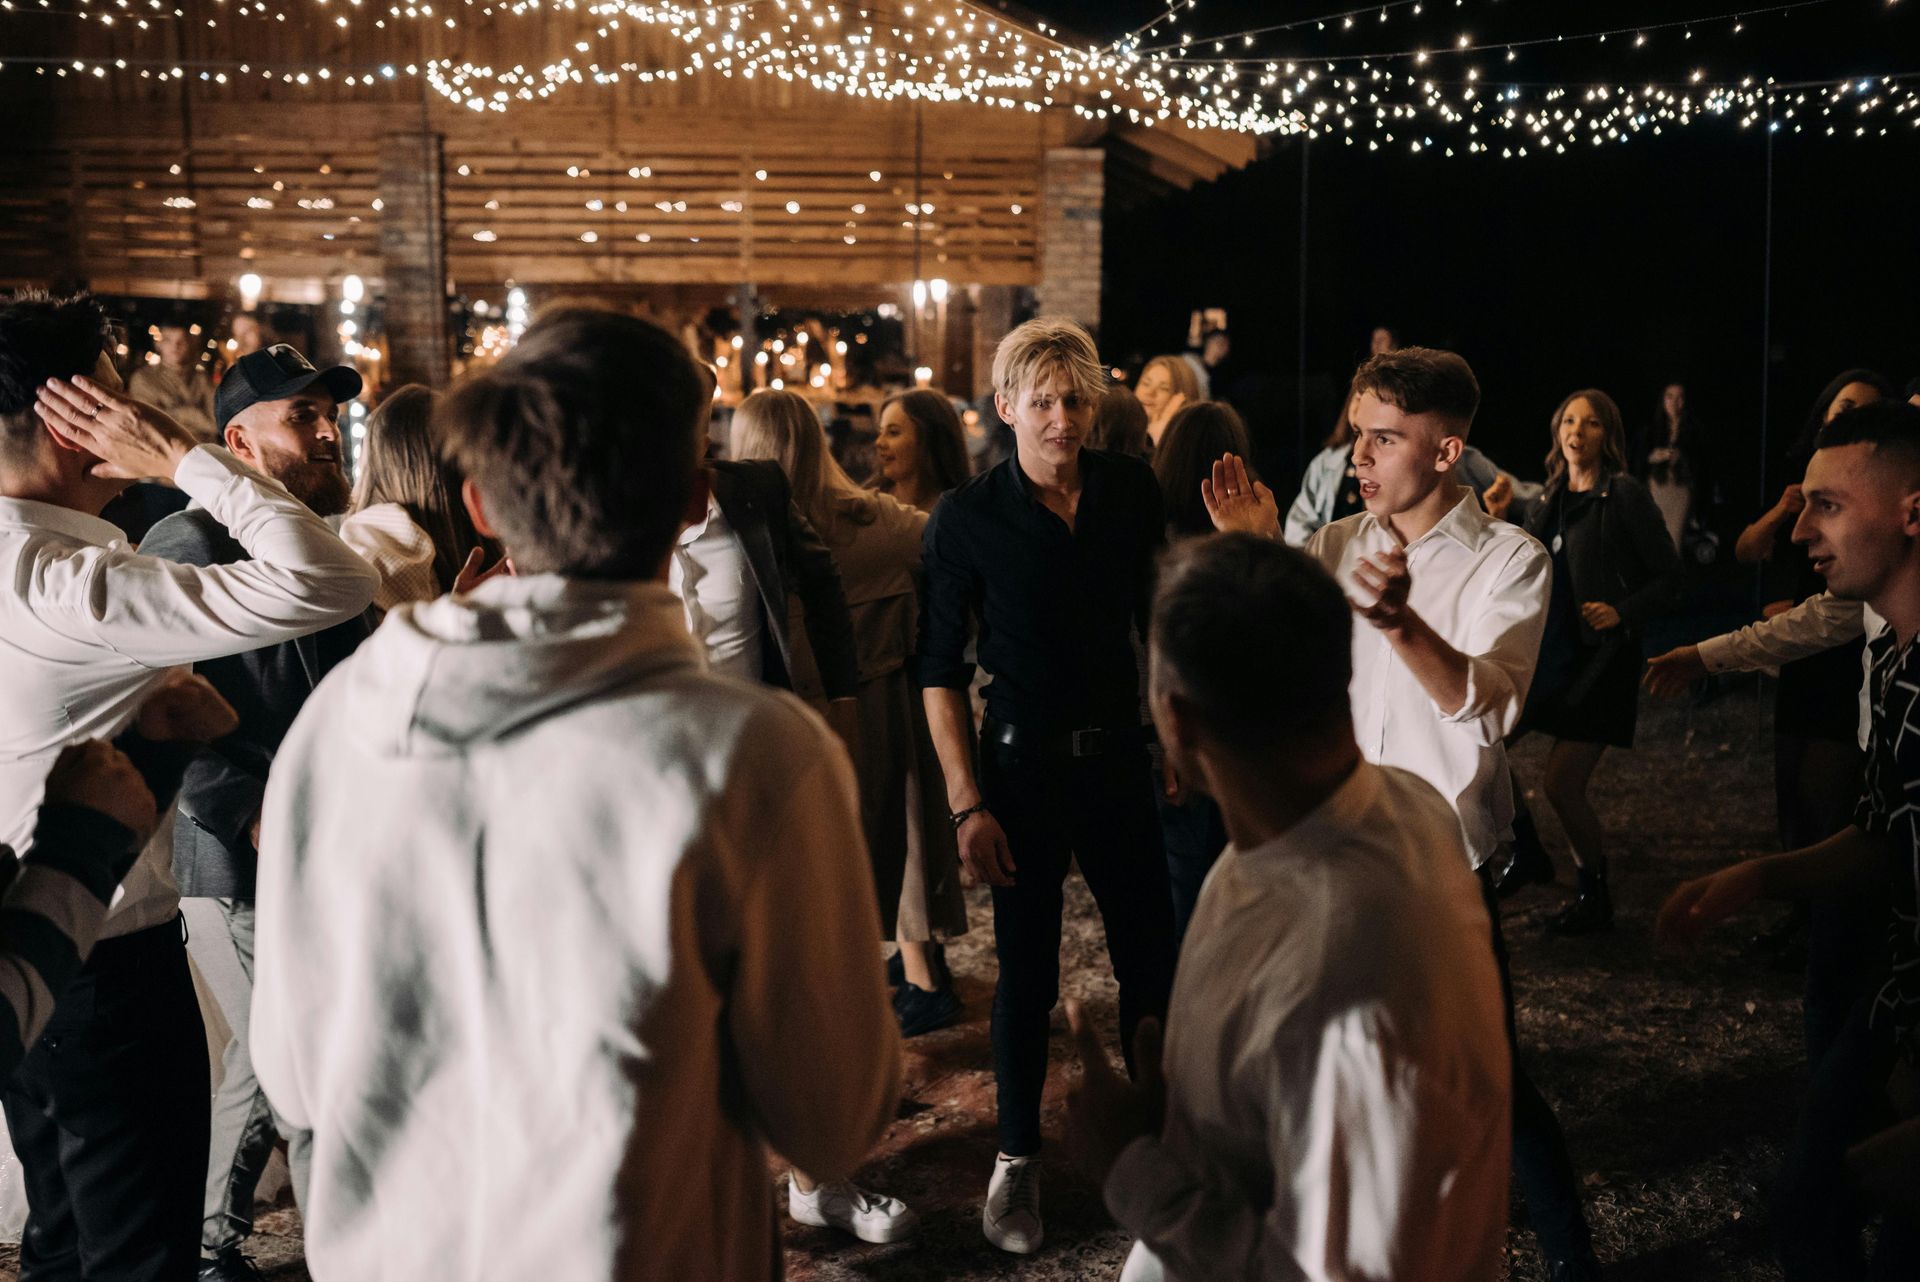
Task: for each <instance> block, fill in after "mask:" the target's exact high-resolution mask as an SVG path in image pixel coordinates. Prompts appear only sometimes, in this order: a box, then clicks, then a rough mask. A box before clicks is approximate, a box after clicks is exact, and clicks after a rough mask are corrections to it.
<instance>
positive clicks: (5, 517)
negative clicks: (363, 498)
mask: <svg viewBox="0 0 1920 1282" xmlns="http://www.w3.org/2000/svg"><path fill="white" fill-rule="evenodd" d="M111 342H112V331H111V330H110V329H109V328H108V327H107V325H106V321H105V317H104V315H103V314H102V312H101V311H100V308H99V305H98V304H96V303H94V302H93V301H91V300H89V299H66V300H56V299H52V298H48V297H45V296H37V295H29V296H25V297H22V298H18V299H13V300H10V301H7V302H4V303H0V582H4V583H6V584H7V585H9V588H8V590H7V591H6V592H5V593H3V594H0V841H6V842H8V843H9V844H12V845H13V846H15V848H19V847H20V846H22V845H24V844H25V839H26V838H27V836H28V835H29V834H30V833H31V831H32V827H33V822H34V809H35V807H36V806H37V805H38V804H39V802H40V799H41V794H42V788H43V784H44V782H45V779H46V776H47V769H48V767H49V766H50V765H51V763H52V762H53V760H54V759H55V758H56V757H57V756H58V755H59V753H60V750H61V749H62V748H63V747H65V746H66V745H68V744H70V743H76V742H79V741H81V740H84V739H90V738H112V737H114V736H115V735H117V734H119V733H120V731H121V730H123V729H124V728H125V727H126V726H127V725H128V724H129V723H130V722H131V721H132V720H133V718H134V714H135V711H136V710H137V709H138V707H139V706H140V704H141V702H142V701H143V700H144V699H145V698H146V696H147V695H148V694H150V693H151V692H152V691H153V690H154V689H155V688H156V687H158V686H160V685H163V684H165V683H166V682H167V681H168V680H169V670H170V669H172V668H175V667H178V666H180V665H184V664H189V663H194V662H197V661H200V660H204V659H212V658H217V657H219V656H222V655H230V654H237V653H240V652H241V651H244V650H249V649H252V648H254V647H256V646H263V645H271V644H273V643H275V642H279V641H285V640H289V639H291V638H293V637H297V636H302V635H304V634H306V633H309V632H314V631H317V630H319V629H321V628H324V627H326V626H328V625H330V624H333V623H338V622H340V621H341V620H343V619H347V618H351V617H353V616H354V615H357V614H359V613H360V611H362V610H364V609H366V607H367V603H368V602H369V601H371V600H372V599H373V588H374V576H373V571H372V570H370V569H369V568H368V567H367V565H366V563H365V562H364V561H362V560H360V558H359V557H357V556H355V555H354V554H353V552H352V551H351V550H350V549H349V548H348V547H347V546H346V544H344V543H342V542H341V541H340V540H339V539H338V538H337V537H335V535H334V534H333V532H332V531H331V530H329V529H328V528H327V525H326V522H324V521H322V520H321V519H320V518H319V517H317V516H315V515H314V514H313V513H312V512H311V511H309V510H308V509H307V507H306V506H305V505H304V504H302V503H300V502H298V501H297V500H295V499H294V498H293V497H292V496H291V495H289V494H288V493H287V492H286V491H285V490H284V489H282V488H280V487H279V486H278V485H275V484H273V483H272V482H271V481H267V480H265V479H264V478H262V477H260V476H258V475H257V474H255V473H253V472H251V471H249V470H247V468H245V467H244V466H242V465H241V464H240V463H239V462H237V461H236V460H235V459H234V458H233V456H232V455H230V454H228V453H227V452H226V451H225V450H224V449H221V448H219V447H218V446H212V445H198V446H196V444H195V441H194V438H193V436H192V434H191V433H189V432H188V431H187V430H186V429H185V428H183V427H181V426H180V425H179V424H178V423H176V422H174V421H173V420H172V419H171V418H168V417H167V416H166V415H165V414H162V413H160V412H158V411H156V410H154V409H152V408H151V407H149V406H145V405H142V404H141V403H139V402H137V401H134V400H130V399H128V398H127V397H125V396H122V395H121V394H120V392H119V390H118V389H119V386H120V381H119V378H118V377H117V375H116V374H115V373H114V369H113V365H112V363H111V361H109V360H108V358H107V355H106V353H107V351H108V350H109V348H108V345H109V344H110V343H111ZM142 476H161V477H171V478H172V479H173V481H174V483H175V484H176V485H178V486H179V487H180V488H181V489H182V490H184V491H186V493H187V494H188V495H189V496H190V497H192V498H194V499H196V500H198V501H199V502H200V503H201V504H202V505H203V506H205V507H206V508H207V510H208V511H210V512H212V513H213V514H214V516H215V517H216V518H217V519H218V520H219V521H220V522H221V523H222V524H223V525H225V526H226V527H227V529H228V530H230V531H231V532H232V533H233V537H234V538H235V539H237V540H238V541H239V542H240V544H241V545H242V546H243V547H245V548H246V550H247V552H248V554H249V555H250V557H251V558H252V559H251V560H248V561H246V562H244V563H240V564H235V565H222V566H209V567H199V566H188V565H176V564H173V563H170V562H166V561H161V560H157V559H155V558H153V557H146V556H139V555H137V554H135V553H134V552H133V551H131V550H130V549H129V548H128V547H127V545H126V543H125V541H124V536H123V535H122V533H121V531H120V530H118V529H116V528H115V527H114V526H112V525H109V524H108V523H107V522H105V521H103V520H101V519H100V518H99V516H98V515H97V514H98V513H99V511H100V509H101V508H102V507H103V506H105V504H106V502H107V500H108V499H110V498H112V497H113V496H114V495H115V494H117V493H119V492H120V491H121V490H123V489H125V488H126V486H127V484H128V483H129V480H130V479H131V478H134V477H142ZM172 834H173V818H172V815H171V814H169V815H168V816H166V817H165V818H164V819H163V820H162V821H161V822H160V824H159V825H158V827H157V828H156V829H155V830H154V834H153V836H152V838H151V839H150V840H149V841H148V842H147V844H146V848H145V850H144V851H143V852H142V854H141V857H140V859H139V860H138V862H136V863H135V864H134V866H133V869H132V871H131V872H129V873H128V874H127V875H126V877H125V878H124V880H122V882H121V883H120V887H119V890H118V891H117V892H116V893H115V895H114V900H113V906H112V910H111V912H110V913H109V914H108V917H107V921H106V924H105V925H104V926H103V927H102V928H101V932H100V933H101V939H100V942H99V943H98V944H97V945H96V946H95V947H94V950H93V955H92V956H91V957H90V958H89V959H88V961H87V964H86V968H85V971H84V972H83V978H85V979H86V980H87V982H89V983H90V984H91V986H92V1000H91V1001H90V1002H87V1003H84V1004H81V1003H73V1004H70V1006H69V1007H68V1008H64V1009H62V1010H61V1011H59V1012H57V1013H56V1015H55V1018H54V1023H53V1025H52V1027H51V1028H50V1029H49V1031H48V1032H47V1034H46V1035H44V1036H43V1037H42V1038H41V1039H40V1040H39V1042H38V1043H37V1044H36V1045H35V1046H34V1048H33V1050H32V1051H31V1052H30V1053H29V1054H28V1055H27V1057H26V1059H25V1061H24V1062H23V1063H22V1064H21V1066H20V1070H19V1072H18V1073H16V1074H15V1076H14V1078H13V1079H12V1081H11V1082H9V1083H8V1085H7V1089H6V1093H5V1106H6V1116H7V1125H8V1127H9V1129H10V1130H11V1132H12V1136H13V1144H14V1148H15V1149H16V1151H17V1152H18V1153H19V1155H20V1160H21V1166H22V1167H23V1169H24V1171H25V1175H26V1183H27V1201H28V1205H29V1207H30V1209H29V1212H28V1216H27V1227H26V1234H25V1237H24V1239H23V1240H22V1242H21V1262H22V1265H23V1270H22V1271H23V1273H24V1274H25V1275H26V1276H28V1277H46V1278H66V1277H79V1276H81V1275H82V1270H83V1267H84V1275H85V1276H86V1277H87V1278H88V1279H89V1280H92V1279H116V1280H117V1279H142V1280H146V1279H152V1280H155V1282H172V1280H174V1279H179V1278H187V1277H191V1276H192V1275H193V1273H194V1268H195V1261H196V1260H197V1259H198V1257H199V1253H200V1252H199V1236H200V1234H199V1222H200V1205H199V1204H200V1198H199V1194H198V1187H199V1185H200V1183H201V1175H202V1173H203V1172H204V1170H205V1164H206V1154H207V1126H208V1121H207V1119H208V1099H207V1095H208V1091H207V1058H206V1034H205V1030H204V1029H203V1028H202V1026H201V1022H200V1010H199V1006H198V1004H197V1003H196V1001H195V999H194V994H193V985H192V981H191V979H190V978H189V975H188V971H187V956H186V950H185V948H184V946H183V943H182V939H181V927H180V899H179V895H178V894H177V893H176V891H175V889H174V882H173V875H172V871H171V864H172V845H173V843H172V840H171V838H172Z"/></svg>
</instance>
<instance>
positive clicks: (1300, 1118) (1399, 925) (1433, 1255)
mask: <svg viewBox="0 0 1920 1282" xmlns="http://www.w3.org/2000/svg"><path fill="white" fill-rule="evenodd" d="M1453 827H1454V819H1453V812H1452V810H1451V808H1450V807H1448V805H1447V804H1446V802H1445V801H1444V800H1442V799H1441V797H1440V795H1439V794H1438V793H1436V792H1435V791H1434V790H1433V789H1432V788H1431V787H1429V786H1428V785H1427V784H1425V783H1423V782H1421V781H1420V780H1419V779H1417V778H1415V777H1414V776H1413V775H1410V774H1408V773H1406V772H1405V771H1401V770H1395V769H1392V768H1382V767H1373V766H1366V765H1362V766H1361V767H1360V768H1359V769H1358V770H1357V771H1356V772H1355V773H1354V775H1353V776H1351V777H1350V779H1349V780H1348V782H1347V783H1346V784H1345V785H1343V786H1342V787H1341V789H1340V790H1339V791H1338V792H1337V793H1335V794H1334V796H1333V797H1332V798H1330V799H1329V800H1328V802H1327V803H1326V804H1325V805H1324V806H1323V807H1322V808H1321V810H1320V811H1319V812H1318V813H1317V814H1315V815H1313V816H1310V817H1309V818H1307V819H1306V820H1304V821H1302V823H1301V824H1300V825H1299V826H1298V827H1297V828H1295V829H1294V830H1292V831H1290V832H1288V833H1287V834H1286V835H1285V836H1283V837H1281V838H1280V839H1279V840H1277V841H1273V842H1269V843H1267V844H1266V845H1264V846H1261V847H1258V848H1255V849H1253V850H1246V851H1236V850H1232V849H1229V850H1228V851H1227V852H1226V853H1225V854H1224V855H1222V856H1221V858H1220V860H1219V862H1218V863H1216V864H1215V866H1214V870H1213V872H1212V873H1211V875H1210V876H1209V877H1208V880H1207V885H1206V889H1205V891H1204V892H1203V893H1202V895H1201V898H1200V903H1199V906H1198V907H1197V909H1196V910H1195V913H1194V919H1193V925H1192V927H1191V929H1190V931H1189V933H1188V937H1187V943H1186V946H1185V947H1184V948H1183V950H1182V952H1181V957H1180V969H1179V971H1178V972H1176V975H1175V980H1174V991H1173V1001H1172V1004H1171V1007H1170V1018H1169V1021H1168V1030H1167V1031H1168V1038H1167V1049H1166V1061H1165V1062H1166V1072H1167V1077H1168V1080H1169V1082H1170V1083H1171V1084H1172V1085H1173V1087H1174V1088H1175V1089H1173V1090H1171V1091H1170V1092H1169V1096H1168V1107H1167V1120H1166V1130H1165V1135H1164V1140H1163V1142H1164V1143H1165V1144H1166V1145H1168V1146H1169V1147H1172V1148H1175V1149H1179V1148H1192V1149H1195V1150H1198V1151H1203V1152H1205V1153H1207V1154H1208V1155H1209V1156H1210V1158H1212V1160H1213V1161H1214V1162H1215V1163H1217V1164H1218V1165H1219V1166H1221V1167H1223V1168H1225V1169H1226V1170H1228V1171H1230V1172H1232V1173H1233V1174H1234V1176H1235V1182H1236V1183H1237V1184H1238V1185H1239V1189H1240V1192H1241V1193H1242V1194H1243V1196H1245V1197H1246V1198H1247V1200H1248V1201H1250V1202H1252V1203H1253V1204H1255V1205H1261V1206H1268V1207H1269V1209H1268V1211H1267V1215H1266V1231H1265V1233H1264V1237H1265V1246H1264V1247H1263V1248H1262V1249H1261V1250H1260V1251H1259V1252H1258V1255H1259V1256H1260V1257H1261V1258H1263V1259H1264V1260H1265V1261H1266V1265H1265V1267H1264V1268H1263V1269H1262V1271H1260V1272H1259V1273H1258V1274H1257V1276H1262V1277H1290V1276H1305V1277H1316V1276H1320V1274H1318V1273H1316V1272H1315V1271H1314V1270H1315V1267H1316V1266H1315V1263H1314V1262H1315V1260H1316V1259H1319V1260H1325V1259H1327V1258H1337V1259H1342V1260H1345V1261H1347V1262H1348V1263H1349V1264H1351V1265H1352V1266H1353V1267H1354V1268H1355V1269H1356V1270H1357V1272H1358V1273H1359V1275H1360V1276H1367V1277H1374V1276H1378V1277H1392V1278H1397V1279H1410V1278H1423V1279H1442V1278H1459V1279H1462V1280H1463V1282H1464V1280H1466V1279H1485V1278H1491V1277H1494V1276H1496V1275H1497V1273H1498V1264H1497V1261H1498V1259H1499V1257H1500V1254H1501V1251H1502V1249H1503V1247H1504V1243H1505V1237H1506V1230H1505V1221H1506V1203H1507V1164H1508V1161H1507V1158H1508V1147H1509V1144H1510V1140H1509V1137H1508V1129H1507V1098H1508V1092H1509V1086H1508V1082H1507V1074H1506V1058H1507V1057H1506V1046H1505V1033H1504V1032H1503V1031H1502V1023H1501V1010H1500V986H1499V975H1498V973H1497V972H1496V970H1495V968H1494V962H1493V953H1492V951H1491V950H1490V949H1489V948H1488V947H1487V916H1486V910H1485V909H1484V908H1483V907H1482V906H1481V902H1480V892H1479V887H1478V885H1477V884H1476V883H1475V881H1474V879H1473V875H1472V874H1471V873H1470V872H1468V870H1467V867H1466V862H1465V860H1464V858H1463V857H1462V854H1461V851H1460V849H1459V844H1458V838H1457V837H1455V836H1453V834H1452V832H1451V831H1450V830H1451V829H1452V828H1453ZM1436 835H1437V836H1438V838H1439V840H1434V839H1433V838H1434V837H1435V836H1436ZM1223 1046H1226V1047H1230V1048H1231V1051H1232V1053H1231V1055H1230V1056H1229V1057H1227V1058H1226V1059H1224V1060H1223V1059H1222V1058H1221V1048H1222V1047H1223ZM1383 1088H1384V1089H1383ZM1410 1118H1411V1119H1415V1120H1417V1126H1415V1127H1414V1128H1413V1129H1412V1130H1411V1131H1410V1132H1409V1131H1406V1130H1404V1129H1403V1123H1405V1122H1407V1121H1408V1120H1409V1119H1410ZM1369 1124H1372V1126H1373V1127H1374V1128H1375V1129H1374V1131H1373V1133H1371V1134H1368V1133H1366V1132H1367V1131H1368V1128H1369ZM1356 1131H1358V1132H1360V1135H1359V1136H1358V1137H1356V1135H1355V1132H1356ZM1280 1135H1284V1136H1287V1137H1288V1147H1289V1149H1290V1150H1291V1151H1293V1152H1295V1153H1297V1154H1299V1155H1300V1157H1301V1160H1300V1162H1299V1164H1298V1165H1297V1166H1295V1167H1293V1168H1292V1169H1290V1170H1283V1171H1281V1172H1279V1173H1278V1175H1279V1176H1280V1179H1279V1180H1278V1181H1276V1172H1275V1170H1274V1165H1273V1161H1272V1156H1271V1145H1272V1143H1273V1139H1274V1137H1275V1136H1280ZM1369 1153H1371V1154H1372V1155H1373V1156H1374V1158H1375V1159H1376V1160H1374V1161H1371V1162H1368V1161H1359V1160H1356V1159H1357V1158H1360V1157H1362V1156H1363V1155H1366V1154H1369ZM1276 1182H1278V1185H1279V1186H1278V1187H1276ZM1331 1187H1344V1188H1345V1190H1346V1194H1345V1198H1344V1202H1343V1203H1342V1204H1341V1206H1340V1208H1339V1209H1340V1213H1339V1214H1338V1215H1334V1214H1330V1213H1329V1211H1330V1204H1329V1201H1328V1190H1329V1188H1331ZM1276 1252H1277V1253H1278V1254H1277V1255H1276V1254H1274V1253H1276ZM1167 1263H1168V1265H1169V1268H1170V1271H1171V1272H1172V1273H1173V1275H1174V1276H1182V1277H1184V1276H1194V1277H1199V1276H1203V1274H1198V1273H1196V1274H1186V1273H1181V1272H1179V1271H1178V1270H1177V1268H1174V1267H1173V1261H1171V1260H1169V1261H1168V1262H1167ZM1290 1269H1298V1270H1299V1273H1298V1274H1295V1273H1294V1272H1291V1271H1290Z"/></svg>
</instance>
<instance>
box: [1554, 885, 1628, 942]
mask: <svg viewBox="0 0 1920 1282" xmlns="http://www.w3.org/2000/svg"><path fill="white" fill-rule="evenodd" d="M1612 929H1613V896H1612V895H1611V894H1610V893H1609V892H1608V890H1607V874H1606V873H1604V872H1599V873H1596V872H1590V871H1588V870H1587V869H1585V868H1582V869H1581V870H1580V894H1579V896H1578V897H1577V898H1576V899H1575V900H1574V901H1573V902H1572V903H1571V904H1568V905H1567V906H1566V907H1565V908H1563V909H1561V910H1560V911H1559V912H1557V913H1555V914H1554V915H1553V916H1552V917H1549V918H1548V919H1547V931H1548V932H1549V933H1550V934H1555V935H1595V934H1598V933H1600V932H1601V931H1604V930H1612Z"/></svg>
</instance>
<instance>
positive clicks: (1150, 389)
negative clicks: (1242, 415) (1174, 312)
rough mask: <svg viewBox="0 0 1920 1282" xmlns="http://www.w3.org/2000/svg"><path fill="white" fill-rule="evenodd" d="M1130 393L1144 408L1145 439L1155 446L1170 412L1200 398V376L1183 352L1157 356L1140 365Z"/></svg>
mask: <svg viewBox="0 0 1920 1282" xmlns="http://www.w3.org/2000/svg"><path fill="white" fill-rule="evenodd" d="M1133 394H1134V395H1135V396H1137V397H1139V398H1140V406H1141V408H1142V409H1144V410H1146V412H1147V439H1148V440H1149V441H1150V442H1151V443H1152V444H1153V445H1156V446H1157V445H1159V444H1160V438H1161V437H1162V436H1163V435H1165V434H1166V430H1167V424H1169V423H1171V422H1173V416H1174V415H1175V414H1178V413H1179V412H1180V410H1181V408H1182V407H1183V406H1187V405H1192V404H1193V403H1195V402H1196V401H1198V400H1199V399H1200V377H1199V375H1197V374H1195V373H1194V372H1193V366H1191V365H1189V364H1188V363H1187V358H1186V357H1184V356H1156V357H1154V358H1153V359H1152V360H1150V361H1148V362H1147V363H1146V365H1145V366H1143V367H1142V368H1141V370H1140V377H1139V378H1138V379H1137V380H1135V382H1134V385H1133Z"/></svg>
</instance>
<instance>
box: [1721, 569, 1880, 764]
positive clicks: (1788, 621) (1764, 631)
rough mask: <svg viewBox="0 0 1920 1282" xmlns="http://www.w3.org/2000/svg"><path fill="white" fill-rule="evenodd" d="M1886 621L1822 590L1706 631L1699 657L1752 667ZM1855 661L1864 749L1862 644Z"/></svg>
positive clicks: (1736, 668)
mask: <svg viewBox="0 0 1920 1282" xmlns="http://www.w3.org/2000/svg"><path fill="white" fill-rule="evenodd" d="M1885 622H1886V621H1885V620H1884V619H1882V618H1881V617H1880V616H1879V615H1877V614H1875V613H1874V612H1873V607H1872V606H1870V605H1868V604H1867V603H1866V602H1864V601H1847V600H1843V599H1842V598H1840V597H1837V596H1835V595H1833V593H1831V592H1821V593H1819V594H1818V595H1815V596H1810V597H1808V598H1807V599H1806V600H1804V601H1802V602H1801V603H1800V604H1799V605H1796V606H1794V607H1793V608H1792V609H1791V610H1786V611H1783V612H1781V613H1779V614H1776V615H1774V616H1773V617H1772V618H1771V619H1762V620H1760V621H1759V622H1758V623H1750V624H1748V625H1747V626H1746V627H1744V628H1741V629H1740V630H1739V631H1737V632H1726V633H1722V634H1721V635H1720V636H1717V637H1708V638H1707V639H1706V640H1705V641H1702V642H1701V643H1700V647H1699V648H1700V663H1701V665H1702V666H1703V667H1705V668H1706V670H1707V671H1708V672H1757V671H1759V670H1760V669H1761V668H1773V667H1778V666H1779V665H1780V664H1783V663H1792V662H1793V661H1794V660H1796V659H1806V658H1810V657H1812V656H1813V655H1816V654H1819V653H1820V652H1821V651H1823V650H1831V649H1832V648H1833V647H1835V646H1837V645H1845V644H1846V643H1847V642H1849V641H1852V640H1854V639H1855V638H1856V637H1861V636H1872V635H1873V634H1874V633H1875V632H1878V631H1879V630H1880V628H1881V626H1882V625H1883V624H1884V623H1885ZM1860 667H1861V674H1860V747H1861V749H1862V751H1864V750H1865V749H1866V746H1867V736H1868V735H1869V734H1871V733H1872V730H1873V700H1872V690H1871V688H1870V687H1869V685H1868V682H1867V677H1868V676H1869V674H1870V673H1871V671H1872V660H1871V659H1869V658H1868V657H1867V654H1866V652H1865V651H1864V650H1862V651H1861V653H1860Z"/></svg>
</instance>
